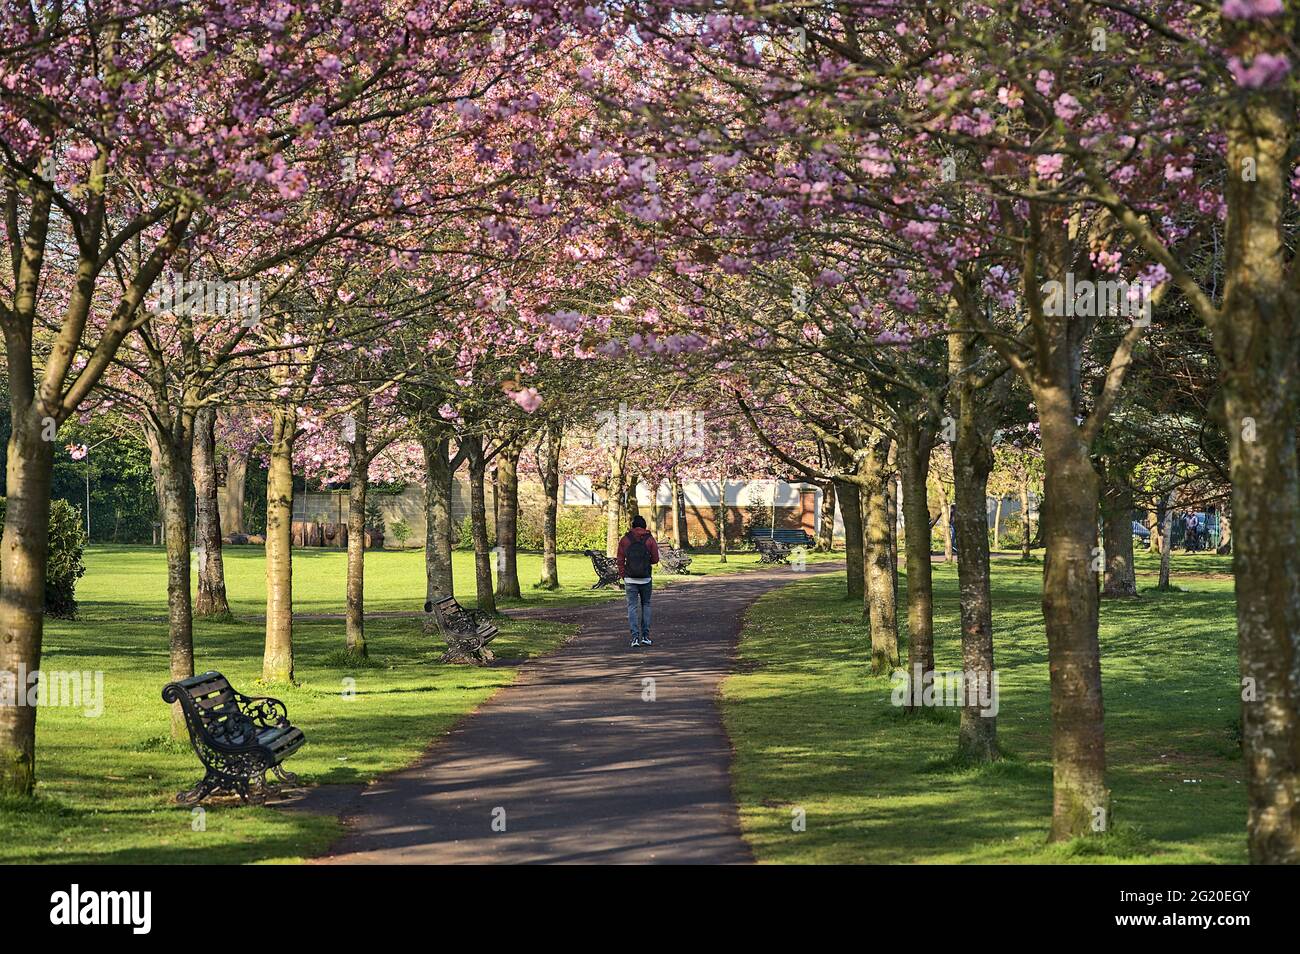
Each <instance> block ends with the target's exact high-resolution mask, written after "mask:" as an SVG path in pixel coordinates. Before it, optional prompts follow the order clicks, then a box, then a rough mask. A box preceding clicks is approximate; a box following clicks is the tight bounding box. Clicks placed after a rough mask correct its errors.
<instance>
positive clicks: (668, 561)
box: [659, 543, 691, 576]
mask: <svg viewBox="0 0 1300 954" xmlns="http://www.w3.org/2000/svg"><path fill="white" fill-rule="evenodd" d="M659 565H660V566H661V567H663V569H664V572H665V573H676V574H679V575H682V576H685V575H687V574H689V573H690V572H691V571H690V570H688V569H686V568H687V567H688V566H690V565H691V557H690V555H689V554H688V553H685V552H684V551H682V550H678V549H677V548H676V547H673V546H668V545H667V544H663V543H661V544H659Z"/></svg>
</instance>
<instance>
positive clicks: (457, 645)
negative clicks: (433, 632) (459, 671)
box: [424, 596, 500, 666]
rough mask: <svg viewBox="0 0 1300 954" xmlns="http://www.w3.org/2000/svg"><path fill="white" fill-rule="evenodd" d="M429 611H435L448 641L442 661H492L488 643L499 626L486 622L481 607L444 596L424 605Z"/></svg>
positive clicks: (444, 636)
mask: <svg viewBox="0 0 1300 954" xmlns="http://www.w3.org/2000/svg"><path fill="white" fill-rule="evenodd" d="M424 611H425V612H426V613H429V612H432V613H433V616H434V619H436V620H437V621H438V629H439V630H441V631H442V636H443V638H444V639H445V640H447V651H446V652H445V653H443V654H442V657H441V660H440V661H441V662H445V663H459V662H472V663H476V664H477V665H480V666H486V665H487V664H488V663H490V662H491V661H492V658H493V657H492V650H490V649H488V648H487V645H488V643H490V642H492V640H494V639H496V638H497V633H498V632H500V631H499V630H498V629H497V627H495V626H493V625H492V624H491V623H489V622H487V621H486V620H485V619H484V618H483V616H482V614H481V613H479V612H478V610H467V609H465V607H463V606H461V605H460V604H459V603H457V602H456V597H454V596H444V597H442V599H438V600H432V601H431V602H427V603H425V604H424Z"/></svg>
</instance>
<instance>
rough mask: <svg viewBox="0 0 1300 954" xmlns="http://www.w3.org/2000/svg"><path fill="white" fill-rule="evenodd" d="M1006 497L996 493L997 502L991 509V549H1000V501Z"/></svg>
mask: <svg viewBox="0 0 1300 954" xmlns="http://www.w3.org/2000/svg"><path fill="white" fill-rule="evenodd" d="M1005 499H1006V498H1005V497H1004V496H1003V495H1002V494H999V495H998V502H997V505H996V507H995V508H994V510H993V549H994V550H1001V549H1002V501H1003V500H1005Z"/></svg>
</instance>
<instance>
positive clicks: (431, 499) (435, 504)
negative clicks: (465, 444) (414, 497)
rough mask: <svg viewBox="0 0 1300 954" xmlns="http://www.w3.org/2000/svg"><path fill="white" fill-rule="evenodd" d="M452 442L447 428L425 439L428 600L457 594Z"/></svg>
mask: <svg viewBox="0 0 1300 954" xmlns="http://www.w3.org/2000/svg"><path fill="white" fill-rule="evenodd" d="M450 444H451V440H450V438H449V437H448V435H447V432H446V430H444V429H443V428H440V427H439V428H433V429H430V430H428V431H426V432H425V433H424V434H423V435H422V436H421V441H420V446H421V447H422V448H423V450H424V524H425V527H424V578H425V585H424V598H425V600H426V601H428V602H430V603H432V602H433V601H434V600H437V599H441V598H442V597H444V596H451V595H453V593H454V589H453V586H452V573H451V495H452V473H451V455H450V450H451V449H450Z"/></svg>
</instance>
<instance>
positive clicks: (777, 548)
mask: <svg viewBox="0 0 1300 954" xmlns="http://www.w3.org/2000/svg"><path fill="white" fill-rule="evenodd" d="M753 540H754V548H755V549H756V550H758V562H759V563H789V562H790V545H789V544H788V543H779V542H777V541H776V540H772V539H769V538H767V537H754V538H753Z"/></svg>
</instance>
